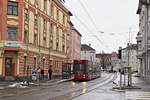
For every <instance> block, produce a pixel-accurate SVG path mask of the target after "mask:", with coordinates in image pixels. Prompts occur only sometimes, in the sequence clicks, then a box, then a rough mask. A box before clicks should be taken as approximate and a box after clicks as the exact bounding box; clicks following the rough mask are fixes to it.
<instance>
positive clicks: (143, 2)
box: [136, 0, 148, 14]
mask: <svg viewBox="0 0 150 100" xmlns="http://www.w3.org/2000/svg"><path fill="white" fill-rule="evenodd" d="M143 4H144V5H147V4H148V2H147V0H139V5H138V10H137V12H136V14H140V13H141V9H142V5H143Z"/></svg>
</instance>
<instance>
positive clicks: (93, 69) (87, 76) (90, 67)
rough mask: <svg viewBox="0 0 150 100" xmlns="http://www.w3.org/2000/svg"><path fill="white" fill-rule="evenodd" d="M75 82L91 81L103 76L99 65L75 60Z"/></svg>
mask: <svg viewBox="0 0 150 100" xmlns="http://www.w3.org/2000/svg"><path fill="white" fill-rule="evenodd" d="M73 72H74V80H79V81H80V80H91V79H95V78H98V77H100V76H101V68H100V66H99V64H96V63H93V62H90V61H88V60H74V62H73Z"/></svg>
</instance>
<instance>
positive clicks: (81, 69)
mask: <svg viewBox="0 0 150 100" xmlns="http://www.w3.org/2000/svg"><path fill="white" fill-rule="evenodd" d="M74 69H75V73H85V71H86V68H85V65H84V64H75V65H74Z"/></svg>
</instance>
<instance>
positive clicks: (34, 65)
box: [33, 57, 36, 69]
mask: <svg viewBox="0 0 150 100" xmlns="http://www.w3.org/2000/svg"><path fill="white" fill-rule="evenodd" d="M33 63H34V64H33V66H34V69H36V57H34V62H33Z"/></svg>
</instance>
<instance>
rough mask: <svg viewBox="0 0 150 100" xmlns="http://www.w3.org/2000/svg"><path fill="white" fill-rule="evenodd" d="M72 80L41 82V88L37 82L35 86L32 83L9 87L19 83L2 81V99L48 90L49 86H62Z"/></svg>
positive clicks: (0, 84) (0, 85)
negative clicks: (42, 89)
mask: <svg viewBox="0 0 150 100" xmlns="http://www.w3.org/2000/svg"><path fill="white" fill-rule="evenodd" d="M70 80H72V79H53V80H42V81H41V80H40V86H39V85H38V83H37V82H35V83H34V84H33V83H32V84H31V83H30V85H29V86H24V85H23V86H22V85H21V86H15V87H9V86H10V85H12V84H16V83H17V82H5V81H0V98H5V97H11V96H15V95H19V94H26V93H30V92H33V91H37V90H40V89H41V88H45V87H46V88H47V86H53V85H56V84H61V83H62V82H67V81H70Z"/></svg>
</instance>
